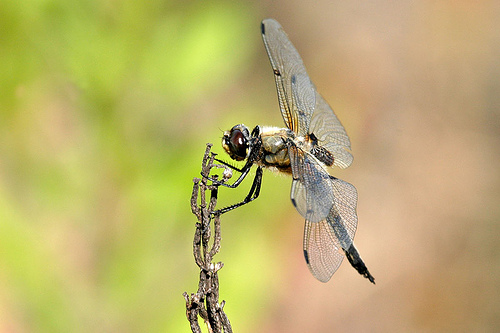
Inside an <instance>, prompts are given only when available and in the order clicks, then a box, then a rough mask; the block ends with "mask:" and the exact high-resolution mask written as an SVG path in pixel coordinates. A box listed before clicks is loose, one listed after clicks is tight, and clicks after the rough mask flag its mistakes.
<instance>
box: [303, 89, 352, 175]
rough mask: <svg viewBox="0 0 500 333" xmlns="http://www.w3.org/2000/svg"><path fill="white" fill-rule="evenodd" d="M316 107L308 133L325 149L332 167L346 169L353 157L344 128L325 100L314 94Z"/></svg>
mask: <svg viewBox="0 0 500 333" xmlns="http://www.w3.org/2000/svg"><path fill="white" fill-rule="evenodd" d="M315 100H316V106H315V108H314V113H313V115H312V118H311V121H310V125H309V133H313V134H314V135H315V136H316V138H317V139H318V145H320V146H322V147H324V148H326V149H327V150H328V151H329V152H330V153H332V155H333V157H334V163H333V164H334V165H336V166H338V167H340V168H347V167H348V166H349V165H351V163H352V160H353V157H352V155H351V153H350V152H349V151H350V150H351V142H350V140H349V137H348V136H347V133H346V131H345V129H344V126H342V124H341V123H340V121H339V119H338V118H337V116H336V115H335V113H334V112H333V110H332V109H331V108H330V106H329V105H328V103H327V102H326V101H325V99H324V98H323V97H322V96H321V95H320V94H319V93H318V92H316V99H315Z"/></svg>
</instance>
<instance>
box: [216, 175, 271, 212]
mask: <svg viewBox="0 0 500 333" xmlns="http://www.w3.org/2000/svg"><path fill="white" fill-rule="evenodd" d="M261 184H262V167H258V168H257V172H256V173H255V177H254V179H253V183H252V187H251V188H250V192H248V195H247V196H246V197H245V199H243V201H241V202H238V203H236V204H234V205H231V206H227V207H224V208H222V209H219V210H216V211H215V212H212V214H211V215H212V216H215V215H221V214H224V213H227V212H229V211H231V210H233V209H235V208H238V207H241V206H243V205H246V204H247V203H249V202H252V201H254V200H255V199H257V198H258V197H259V194H260V186H261Z"/></svg>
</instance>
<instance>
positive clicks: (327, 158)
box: [311, 145, 335, 166]
mask: <svg viewBox="0 0 500 333" xmlns="http://www.w3.org/2000/svg"><path fill="white" fill-rule="evenodd" d="M311 153H312V154H313V155H314V156H315V157H316V158H317V159H318V160H320V161H321V162H323V163H325V165H326V166H332V165H333V162H334V161H335V158H334V157H333V155H332V153H330V152H329V151H328V150H326V149H325V148H324V147H321V146H318V145H315V146H314V148H313V149H311Z"/></svg>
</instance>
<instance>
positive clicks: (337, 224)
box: [304, 177, 358, 282]
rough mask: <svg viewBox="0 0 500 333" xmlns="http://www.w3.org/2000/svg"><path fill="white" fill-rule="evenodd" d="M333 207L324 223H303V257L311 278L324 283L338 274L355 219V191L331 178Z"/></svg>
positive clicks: (352, 232) (350, 186)
mask: <svg viewBox="0 0 500 333" xmlns="http://www.w3.org/2000/svg"><path fill="white" fill-rule="evenodd" d="M331 182H332V185H333V188H334V196H335V200H334V204H333V206H332V208H331V210H330V212H329V214H328V216H327V217H326V219H325V220H322V221H320V222H311V221H308V220H306V223H305V228H304V257H305V259H306V263H307V266H308V267H309V270H310V271H311V273H312V275H313V276H314V277H315V278H317V279H318V280H319V281H321V282H327V281H328V280H330V278H331V277H332V275H333V274H334V273H335V272H336V271H337V269H338V268H339V266H340V264H341V263H342V259H343V258H344V252H345V251H348V249H349V248H351V245H352V244H353V239H354V234H355V232H356V226H357V223H358V218H357V216H356V204H357V197H358V196H357V192H356V188H355V187H354V186H352V185H351V184H349V183H347V182H344V181H343V180H340V179H337V178H334V177H331Z"/></svg>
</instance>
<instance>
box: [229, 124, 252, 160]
mask: <svg viewBox="0 0 500 333" xmlns="http://www.w3.org/2000/svg"><path fill="white" fill-rule="evenodd" d="M229 146H230V147H231V151H232V152H233V154H234V155H236V156H237V157H239V158H240V159H244V158H245V157H246V156H247V148H248V144H247V142H246V140H245V136H244V135H243V133H242V132H241V131H240V130H239V129H235V130H233V131H232V132H231V137H230V138H229Z"/></svg>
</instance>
